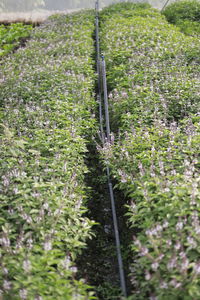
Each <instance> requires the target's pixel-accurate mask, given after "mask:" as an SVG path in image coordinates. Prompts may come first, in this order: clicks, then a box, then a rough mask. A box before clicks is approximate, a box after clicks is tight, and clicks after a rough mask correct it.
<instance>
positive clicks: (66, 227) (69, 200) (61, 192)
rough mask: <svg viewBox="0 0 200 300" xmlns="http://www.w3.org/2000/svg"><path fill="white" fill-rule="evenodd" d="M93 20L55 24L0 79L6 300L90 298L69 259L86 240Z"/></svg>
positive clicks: (9, 60) (9, 61)
mask: <svg viewBox="0 0 200 300" xmlns="http://www.w3.org/2000/svg"><path fill="white" fill-rule="evenodd" d="M93 20H94V16H93V13H91V12H83V13H77V14H73V15H69V16H62V17H58V16H55V17H52V18H51V19H50V20H49V21H48V22H47V23H45V24H44V25H42V26H41V27H39V28H36V29H35V30H34V32H33V33H32V37H31V39H30V41H29V42H28V43H27V46H26V48H21V49H19V50H18V51H17V52H16V53H14V54H13V55H12V56H11V55H10V56H8V57H6V58H5V60H4V62H3V63H2V66H1V67H2V71H1V74H2V75H1V92H0V93H1V94H0V99H1V103H0V106H1V129H0V130H1V131H0V133H1V150H0V155H1V178H2V180H1V185H0V189H1V204H0V212H1V218H0V226H1V238H0V243H1V250H0V253H1V255H0V261H1V273H0V282H1V283H0V286H1V296H0V297H2V298H3V299H5V300H6V299H35V300H36V299H38V300H39V299H65V300H66V299H93V298H92V295H91V293H89V292H88V290H87V289H88V287H87V285H86V284H85V283H84V281H82V280H77V279H76V273H77V267H76V265H75V263H74V262H75V259H76V257H77V255H78V254H79V253H80V252H81V249H83V248H84V247H85V245H86V240H87V239H88V238H91V236H92V232H91V226H92V225H93V221H90V220H89V219H88V218H86V217H85V216H84V215H85V212H86V202H87V188H86V186H85V183H84V176H85V174H86V173H87V168H86V165H85V163H84V157H85V154H86V151H87V150H86V146H87V143H88V140H89V139H90V138H91V135H92V134H93V132H94V131H95V132H96V125H95V123H96V121H95V119H94V110H95V106H96V104H95V100H94V95H93V90H94V80H95V74H94V72H93V64H94V62H93V60H92V58H91V57H92V54H93V51H94V45H93V39H92V34H93V31H94V22H93Z"/></svg>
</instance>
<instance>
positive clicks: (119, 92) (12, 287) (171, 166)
mask: <svg viewBox="0 0 200 300" xmlns="http://www.w3.org/2000/svg"><path fill="white" fill-rule="evenodd" d="M38 3H39V2H38ZM183 3H185V4H183ZM187 3H190V4H188V6H187ZM196 3H197V2H195V1H194V0H192V1H191V0H189V1H187V2H186V1H185V0H184V1H180V3H176V4H173V5H174V6H173V5H171V6H169V7H168V8H166V9H165V10H164V15H162V14H161V13H160V12H158V11H157V10H155V9H153V8H151V7H150V5H148V4H144V3H143V4H133V3H119V4H116V5H111V6H109V7H107V8H104V9H103V10H102V11H101V12H100V37H101V38H100V42H101V50H102V52H103V55H105V60H106V64H107V81H108V91H109V105H110V119H111V129H112V132H113V133H112V138H111V141H112V142H111V144H109V143H106V144H105V145H104V146H103V147H101V146H100V145H99V137H98V130H99V126H98V120H97V117H96V114H97V111H98V104H97V101H96V99H95V91H96V86H97V76H96V74H95V61H94V57H95V41H94V33H95V26H94V24H95V14H94V11H82V12H77V13H73V14H70V15H67V16H58V15H55V16H53V17H50V18H49V20H48V21H46V22H45V23H44V24H42V25H41V26H40V27H37V28H35V29H34V30H32V27H31V26H24V25H22V24H15V25H14V24H13V25H11V26H9V27H5V26H1V27H0V34H1V38H0V46H1V48H2V50H1V52H0V55H1V56H2V55H3V56H4V60H2V61H1V74H0V84H1V89H0V120H1V121H0V141H1V147H0V157H1V160H0V176H1V182H0V191H1V202H0V228H1V232H0V245H1V247H0V265H1V272H0V286H1V287H0V299H3V300H4V299H5V300H10V299H13V300H18V299H22V300H26V299H27V300H48V299H49V300H52V299H58V300H62V299H63V300H67V299H69V300H81V299H84V300H88V299H97V298H96V297H95V296H96V295H97V296H99V295H101V296H100V297H99V299H103V300H111V299H116V300H117V296H116V295H118V294H120V291H119V290H118V282H117V281H118V277H117V276H116V274H110V273H109V272H112V270H111V269H113V272H115V273H117V272H118V270H117V265H113V266H112V263H113V262H114V259H115V258H113V257H114V256H115V252H114V251H115V250H114V246H113V245H114V244H112V243H111V242H110V241H114V234H113V231H112V229H111V227H112V217H111V209H110V207H109V204H108V201H109V197H108V196H107V192H108V191H107V190H106V189H107V178H106V175H105V174H104V173H103V170H102V166H101V163H102V164H104V165H105V167H106V166H107V165H108V166H109V167H110V169H111V174H112V177H113V179H114V182H115V183H116V187H115V188H116V189H115V191H114V192H115V193H119V195H120V198H121V199H120V201H121V202H122V203H124V205H126V208H127V210H126V212H127V213H126V217H127V218H128V222H129V228H131V230H130V234H127V232H123V228H122V229H121V228H120V231H122V232H121V236H123V237H122V240H123V243H124V244H122V250H123V251H122V252H123V256H124V260H127V261H126V262H125V264H126V266H127V265H128V264H129V261H131V264H130V265H129V271H128V272H129V274H128V275H129V278H130V280H131V283H129V286H131V289H132V290H131V292H130V294H131V295H130V297H129V298H128V299H130V300H147V299H149V300H197V299H199V298H200V204H199V203H200V202H199V200H200V193H199V184H200V180H199V167H200V161H199V151H200V91H199V86H200V76H199V74H200V41H199V38H198V29H195V28H197V27H198V26H199V25H197V27H194V26H193V25H194V24H196V23H195V22H199V12H198V9H197V11H196V10H195V9H193V6H195V5H196V6H195V7H196V8H198V7H199V6H198V5H199V4H196ZM184 5H185V6H184ZM183 7H186V10H187V12H188V14H187V16H184V12H185V11H184V9H183ZM172 8H173V9H172ZM181 9H182V10H181ZM189 12H190V13H189ZM193 16H195V18H194V17H193ZM167 20H168V21H169V22H171V23H173V24H169V22H168V21H167ZM182 20H183V22H182ZM180 22H182V23H180ZM188 22H189V23H188ZM190 22H193V23H192V24H193V25H192V26H191V23H190ZM180 24H181V25H180ZM198 24H199V23H198ZM176 25H177V26H176ZM195 26H196V25H195ZM186 27H187V29H186ZM181 31H182V32H181ZM29 35H31V37H30V39H28V40H27V44H26V47H23V48H19V49H18V50H17V51H15V52H12V50H13V49H15V48H16V47H17V46H19V43H20V39H21V38H22V39H24V38H27V37H28V36H29ZM9 52H12V53H10V54H9ZM6 54H8V55H6ZM95 137H96V138H95ZM97 144H98V146H97ZM98 151H99V152H98ZM97 152H98V153H97ZM104 190H105V191H104ZM105 195H106V196H105ZM95 197H96V198H95ZM124 199H126V200H127V199H128V203H127V202H126V203H125V201H126V200H124ZM89 201H90V202H89ZM91 202H92V203H91ZM120 205H121V204H120ZM122 205H123V204H122ZM88 207H90V208H91V207H93V208H92V209H93V215H92V213H91V212H90V213H88ZM95 207H96V211H95ZM100 207H101V209H102V211H100V209H99V208H100ZM124 210H125V209H124V207H123V209H122V210H121V211H118V213H121V215H118V216H119V223H120V224H124V223H125V221H123V222H124V223H123V222H122V219H123V220H125V218H124V217H125V216H124ZM122 211H123V213H122ZM91 215H92V217H91V218H90V217H88V216H91ZM93 216H94V221H93V220H92V219H93ZM101 219H103V220H102V223H101V225H99V226H101V228H100V227H97V228H99V229H97V230H96V231H95V229H92V226H93V225H94V224H95V220H98V222H99V220H100V222H101ZM107 220H109V221H107ZM110 220H111V221H110ZM109 222H110V223H109ZM121 227H123V225H121ZM127 228H128V227H126V230H128V229H127ZM104 231H105V234H104V235H103V234H102V232H104ZM99 232H100V234H99ZM131 232H133V237H132V239H131V238H130V235H131ZM94 233H97V234H99V236H97V237H96V240H95V239H94V238H93V236H94ZM92 238H93V240H92V242H93V241H94V242H93V244H91V245H92V246H91V248H94V249H91V248H90V249H87V251H85V254H83V256H82V257H81V256H80V255H81V253H83V250H84V249H85V248H87V246H88V245H89V243H87V242H88V240H89V239H92ZM103 239H105V240H103ZM125 239H127V240H128V241H125ZM124 241H125V242H124ZM95 244H99V245H100V246H99V248H98V249H100V250H98V251H96V249H97V248H95ZM127 244H129V249H124V248H125V247H126V246H127ZM105 245H106V247H107V249H103V247H105ZM125 245H126V246H125ZM92 250H93V252H92ZM91 253H92V254H91ZM95 255H96V256H95ZM88 256H89V257H91V258H92V259H91V262H90V261H88ZM97 256H100V257H97ZM101 256H105V257H101ZM81 258H82V260H81ZM84 258H85V261H83V260H84ZM95 261H96V264H95ZM81 264H82V265H81ZM109 264H110V266H109ZM88 266H89V267H88ZM81 268H82V270H80V269H81ZM89 268H91V271H90V270H89ZM85 270H86V271H85ZM110 270H111V271H110ZM87 271H88V272H90V274H86V273H85V272H87ZM98 273H105V274H103V275H102V274H98ZM80 274H83V276H82V275H80ZM80 277H84V278H83V279H80ZM91 277H93V279H94V281H92V280H90V279H91ZM98 278H100V280H99V282H98ZM105 278H106V280H107V281H106V280H105ZM101 279H102V280H104V282H100V281H101ZM90 281H92V282H95V284H96V283H97V286H96V287H90V286H89V284H90ZM112 281H115V282H114V283H115V285H112ZM116 282H117V283H116ZM95 289H96V293H94V292H93V291H94V290H95ZM102 295H103V296H102ZM119 299H124V298H122V297H121V296H119Z"/></svg>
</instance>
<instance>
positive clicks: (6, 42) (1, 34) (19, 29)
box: [0, 23, 32, 57]
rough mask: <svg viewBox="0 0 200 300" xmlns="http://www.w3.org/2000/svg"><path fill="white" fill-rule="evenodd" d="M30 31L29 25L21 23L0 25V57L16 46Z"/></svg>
mask: <svg viewBox="0 0 200 300" xmlns="http://www.w3.org/2000/svg"><path fill="white" fill-rule="evenodd" d="M31 31H32V26H31V25H23V24H21V23H16V24H11V25H9V26H4V25H0V57H2V56H4V55H6V54H8V53H10V52H11V51H12V50H13V49H15V48H16V47H18V46H19V45H20V43H21V42H22V41H23V40H24V39H27V38H28V37H29V36H30V33H31Z"/></svg>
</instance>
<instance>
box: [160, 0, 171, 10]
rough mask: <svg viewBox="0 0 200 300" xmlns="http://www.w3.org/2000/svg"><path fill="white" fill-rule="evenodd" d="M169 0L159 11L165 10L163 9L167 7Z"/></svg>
mask: <svg viewBox="0 0 200 300" xmlns="http://www.w3.org/2000/svg"><path fill="white" fill-rule="evenodd" d="M169 1H170V0H167V1H166V2H165V4H164V6H163V8H162V9H161V11H163V10H164V9H165V7H166V6H167V4H168V3H169Z"/></svg>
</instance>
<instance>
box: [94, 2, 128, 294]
mask: <svg viewBox="0 0 200 300" xmlns="http://www.w3.org/2000/svg"><path fill="white" fill-rule="evenodd" d="M95 9H96V53H97V74H98V95H97V100H98V102H99V121H100V132H101V134H100V135H101V138H102V143H103V145H104V144H105V139H104V136H105V137H106V142H107V143H109V144H110V143H111V131H110V120H109V104H108V92H107V80H106V63H105V58H104V56H102V60H101V59H100V42H99V0H97V1H96V4H95ZM102 82H103V88H102ZM102 93H103V94H104V111H105V121H106V134H105V133H104V129H103V119H104V118H103V103H102V102H103V101H102ZM107 179H108V187H109V194H110V200H111V208H112V217H113V226H114V233H115V242H116V251H117V258H118V266H119V277H120V285H121V290H122V293H123V295H124V297H127V289H126V280H125V275H124V265H123V260H122V254H121V244H120V236H119V226H118V221H117V213H116V205H115V197H114V192H113V184H112V180H111V176H110V169H109V167H108V166H107Z"/></svg>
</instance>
